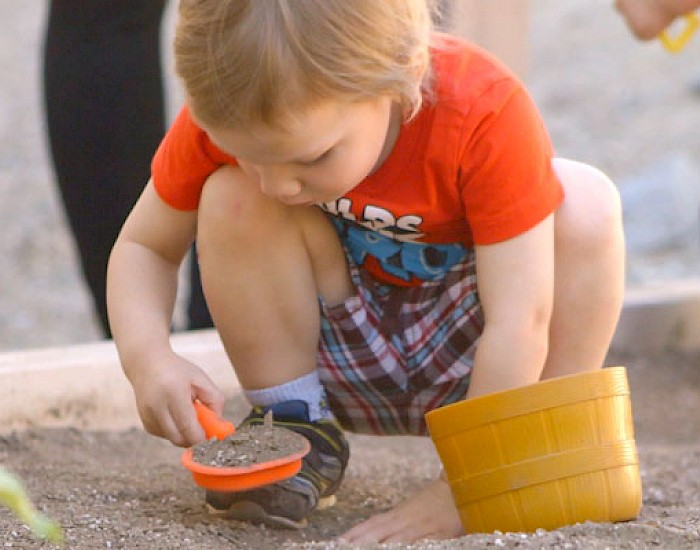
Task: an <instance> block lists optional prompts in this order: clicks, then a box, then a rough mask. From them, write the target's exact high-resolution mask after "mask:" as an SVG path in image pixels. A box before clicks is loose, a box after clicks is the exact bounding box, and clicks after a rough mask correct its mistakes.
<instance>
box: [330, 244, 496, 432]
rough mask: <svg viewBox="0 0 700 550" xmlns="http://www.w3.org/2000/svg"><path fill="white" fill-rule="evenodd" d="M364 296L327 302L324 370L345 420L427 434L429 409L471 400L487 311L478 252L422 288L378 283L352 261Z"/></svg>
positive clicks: (354, 426) (358, 428) (359, 426)
mask: <svg viewBox="0 0 700 550" xmlns="http://www.w3.org/2000/svg"><path fill="white" fill-rule="evenodd" d="M348 262H349V268H350V276H351V278H352V282H353V284H354V285H355V287H356V289H357V294H356V295H355V296H352V297H351V298H349V299H348V300H346V301H345V302H344V303H342V304H339V305H336V306H332V307H329V306H328V305H327V304H325V303H324V302H323V300H321V301H320V304H321V341H320V345H319V352H318V367H319V374H320V376H321V381H322V382H323V385H324V387H325V388H326V393H327V395H328V402H329V405H330V407H331V409H332V411H333V413H334V414H335V415H336V418H337V419H338V421H339V422H340V423H341V425H342V426H343V427H344V428H345V429H347V430H349V431H354V432H359V433H370V434H410V435H426V434H427V428H426V425H425V420H424V418H423V416H424V415H425V413H426V412H428V411H430V410H432V409H434V408H436V407H439V406H442V405H446V404H448V403H453V402H455V401H459V400H461V399H463V398H464V396H465V394H466V392H467V388H468V386H469V375H470V373H471V369H472V364H473V358H474V351H475V347H476V341H477V339H478V338H479V336H480V335H481V332H482V330H483V324H484V323H483V315H482V311H481V306H480V303H479V300H478V297H477V292H476V271H475V258H474V253H473V251H472V252H469V253H468V254H467V256H466V258H465V259H464V260H463V261H462V262H460V263H458V264H457V265H455V266H454V267H452V268H451V269H450V271H448V272H447V273H446V274H445V276H444V277H442V278H441V279H438V280H434V281H426V282H425V283H423V284H422V285H421V286H417V287H406V288H405V287H398V286H393V285H385V284H381V283H378V282H377V281H376V280H375V279H373V278H372V277H371V275H369V274H368V273H367V272H365V271H364V270H361V269H358V267H357V266H356V265H355V263H354V262H353V261H352V259H351V258H348Z"/></svg>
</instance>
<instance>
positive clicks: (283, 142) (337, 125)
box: [205, 97, 401, 205]
mask: <svg viewBox="0 0 700 550" xmlns="http://www.w3.org/2000/svg"><path fill="white" fill-rule="evenodd" d="M400 125H401V113H400V111H399V109H398V106H397V105H396V104H395V103H394V102H393V101H392V99H391V98H390V97H380V98H377V99H372V100H366V101H362V102H352V103H347V102H337V101H326V102H323V103H320V104H319V105H317V106H316V107H315V108H313V109H309V110H308V111H304V112H302V113H300V114H299V115H298V116H295V118H294V119H293V121H292V122H291V124H290V125H289V126H288V127H287V128H285V129H284V130H280V129H274V128H270V127H267V126H264V125H258V126H253V127H252V128H249V129H246V130H241V131H238V130H217V129H215V128H205V130H206V131H207V133H208V135H209V138H210V139H211V140H212V141H213V142H214V144H216V145H217V146H218V147H219V148H220V149H221V150H223V151H225V152H226V153H228V154H230V155H233V156H234V157H236V159H237V160H238V162H239V164H240V167H241V169H242V170H243V171H244V172H245V173H246V174H248V175H249V176H250V177H251V178H252V179H253V180H255V181H256V182H257V183H258V185H260V190H261V191H262V192H263V193H264V194H265V195H268V196H270V197H272V198H275V199H277V200H279V201H281V202H283V203H285V204H289V205H308V204H315V203H324V202H330V201H334V200H336V199H338V198H339V197H341V196H343V195H344V194H345V193H347V192H348V191H350V190H351V189H352V188H354V187H355V186H357V185H358V184H359V183H360V182H361V181H362V180H363V179H364V178H365V177H367V176H368V175H369V174H370V173H372V172H373V171H374V170H375V169H376V168H378V167H379V165H380V164H381V163H382V162H383V161H384V160H385V159H386V157H387V156H388V155H389V153H390V152H391V149H392V148H393V146H394V144H395V143H396V138H397V136H398V133H399V127H400Z"/></svg>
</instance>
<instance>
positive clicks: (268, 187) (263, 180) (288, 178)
mask: <svg viewBox="0 0 700 550" xmlns="http://www.w3.org/2000/svg"><path fill="white" fill-rule="evenodd" d="M258 176H259V178H260V190H261V191H262V192H263V193H264V194H265V195H267V196H269V197H273V198H277V199H285V198H291V197H294V196H295V195H297V194H299V192H300V191H301V187H302V186H301V182H300V181H299V180H298V179H297V178H296V177H294V175H293V174H291V173H290V172H289V171H288V170H285V169H283V168H278V167H265V168H262V169H260V170H259V172H258Z"/></svg>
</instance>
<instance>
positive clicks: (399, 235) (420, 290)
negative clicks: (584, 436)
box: [108, 0, 624, 544]
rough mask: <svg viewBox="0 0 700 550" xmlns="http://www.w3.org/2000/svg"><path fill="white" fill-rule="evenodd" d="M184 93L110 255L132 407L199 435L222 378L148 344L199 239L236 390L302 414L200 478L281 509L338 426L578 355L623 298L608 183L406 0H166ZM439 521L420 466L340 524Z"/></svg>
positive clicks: (292, 500) (504, 381) (179, 435)
mask: <svg viewBox="0 0 700 550" xmlns="http://www.w3.org/2000/svg"><path fill="white" fill-rule="evenodd" d="M175 56H176V68H177V72H178V75H179V76H180V78H181V79H182V81H183V83H184V86H185V90H186V96H187V105H186V107H185V108H183V109H182V111H181V112H180V114H179V116H178V117H177V120H176V121H175V122H174V124H173V126H172V128H171V129H170V131H169V132H168V134H167V136H166V137H165V139H164V140H163V142H162V144H161V146H160V148H159V150H158V152H157V154H156V156H155V158H154V161H153V166H152V172H153V175H152V179H151V180H150V181H149V182H148V184H147V186H146V188H145V190H144V192H143V194H142V196H141V198H140V199H139V201H138V203H137V205H136V206H135V208H134V209H133V211H132V212H131V215H130V216H129V218H128V220H127V222H126V223H125V225H124V228H123V230H122V232H121V235H120V237H119V239H118V241H117V243H116V245H115V247H114V250H113V252H112V256H111V260H110V266H109V274H108V288H109V295H108V296H109V312H110V320H111V323H112V329H113V331H114V337H115V341H116V344H117V347H118V350H119V354H120V358H121V361H122V365H123V368H124V371H125V373H126V375H127V376H128V378H129V380H130V381H131V383H132V385H133V388H134V393H135V397H136V403H137V406H138V410H139V413H140V415H141V419H142V421H143V424H144V427H145V428H146V430H147V431H149V432H150V433H152V434H154V435H157V436H161V437H164V438H167V439H169V440H170V441H171V442H172V443H174V444H175V445H181V446H186V445H191V444H194V443H196V442H198V441H201V440H202V439H203V438H204V434H203V432H202V430H201V428H200V427H199V425H198V424H197V420H196V417H195V413H194V409H193V406H192V401H193V400H195V399H199V400H201V401H202V402H204V403H205V404H208V405H210V406H211V407H213V408H214V409H215V410H217V411H221V409H222V407H223V401H224V396H223V395H222V394H221V392H220V390H219V389H218V388H216V387H215V385H214V384H213V383H212V382H211V380H209V379H208V378H207V376H206V375H205V374H204V373H203V371H202V370H201V369H200V368H198V367H197V366H195V365H193V364H191V363H189V362H188V361H187V360H185V359H184V358H182V357H179V356H178V355H176V354H175V353H174V352H173V350H172V349H171V347H170V345H169V332H170V331H169V328H170V318H171V314H172V309H173V302H174V297H175V290H176V281H177V273H178V266H179V264H180V262H181V260H182V258H183V256H184V254H185V253H186V251H187V250H188V248H189V246H190V245H191V243H192V241H193V239H195V237H196V239H197V244H198V250H199V262H200V266H201V271H202V278H203V286H204V290H205V295H206V297H207V301H208V304H209V306H210V309H211V312H212V315H213V318H214V320H215V324H216V327H217V329H218V331H219V333H220V335H221V339H222V341H223V343H224V346H225V348H226V351H227V353H228V355H229V357H230V359H231V362H232V364H233V366H234V369H235V371H236V375H237V376H238V379H239V381H240V383H241V386H242V388H243V390H244V392H245V396H246V398H247V399H248V400H249V402H250V403H251V405H252V407H253V410H252V412H251V413H250V415H249V416H248V417H247V418H246V419H245V420H244V422H246V423H256V422H260V421H261V417H262V415H263V414H264V413H265V412H266V411H267V410H269V409H272V410H273V411H274V416H275V419H276V422H277V423H278V424H280V425H284V426H286V427H288V428H291V429H293V430H296V431H298V432H300V433H302V434H304V435H305V436H307V437H308V438H309V439H310V441H311V444H312V451H311V453H310V454H309V455H308V457H307V458H306V459H305V460H304V464H303V468H302V471H301V472H300V474H298V475H297V476H296V477H294V478H292V479H291V480H289V481H285V482H281V483H278V484H276V485H273V486H268V487H264V488H262V489H257V490H252V491H248V492H242V493H216V492H208V493H207V496H206V499H207V502H208V504H209V505H210V507H211V508H212V509H213V510H216V511H218V512H219V513H221V514H223V515H225V516H227V517H231V518H239V519H250V520H259V521H265V522H267V523H271V524H276V525H286V526H300V525H303V524H304V523H305V519H306V517H307V516H308V515H309V514H310V513H311V512H312V511H313V510H314V509H315V508H316V507H317V506H318V505H319V503H320V502H322V501H323V500H324V499H329V498H330V497H331V496H332V495H333V494H334V493H335V491H336V490H337V489H338V487H339V485H340V483H341V481H342V478H343V473H344V470H345V467H346V465H347V461H348V456H349V450H348V444H347V442H346V440H345V437H344V436H343V432H342V430H341V426H342V428H345V429H348V430H352V431H357V432H365V433H373V434H416V435H425V434H426V426H425V422H424V419H423V416H424V414H425V413H426V412H427V411H429V410H431V409H433V408H435V407H439V406H441V405H445V404H447V403H452V402H455V401H457V400H460V399H464V398H465V396H466V398H470V397H474V396H477V395H482V394H486V393H489V392H493V391H497V390H504V389H508V388H515V387H518V386H522V385H525V384H530V383H534V382H537V381H538V380H540V379H542V378H548V377H554V376H561V375H565V374H571V373H577V372H583V371H587V370H594V369H598V368H600V367H601V366H602V363H603V361H604V358H605V355H606V352H607V349H608V345H609V342H610V340H611V338H612V334H613V331H614V329H615V326H616V323H617V320H618V316H619V312H620V307H621V300H622V294H623V279H624V276H623V265H624V253H623V248H624V247H623V239H622V230H621V215H620V205H619V197H618V195H617V192H616V191H615V189H614V187H613V185H612V184H611V183H610V181H609V180H608V179H607V178H606V177H605V176H604V175H602V174H601V173H600V172H598V171H597V170H595V169H593V168H591V167H588V166H585V165H582V164H577V163H574V162H571V161H564V160H555V159H553V152H552V147H551V144H550V140H549V138H548V135H547V133H546V130H545V128H544V126H543V123H542V120H541V118H540V115H539V114H538V112H537V109H536V107H535V105H534V104H533V102H532V100H531V98H530V97H529V95H528V94H527V93H526V91H525V90H524V89H523V86H522V84H521V83H520V82H519V81H518V80H516V78H515V77H514V76H512V75H511V74H510V73H509V72H508V71H507V69H505V68H504V67H503V66H502V65H500V64H499V63H497V62H496V61H494V60H493V59H492V58H491V57H490V56H488V55H487V54H485V53H484V52H483V51H481V50H479V49H477V48H476V47H474V46H472V45H470V44H467V43H465V42H463V41H460V40H458V39H456V38H452V37H449V36H445V35H439V34H435V33H433V31H432V29H431V14H430V10H429V6H428V2H427V0H382V1H381V2H371V1H367V0H307V1H304V2H289V1H287V0H276V1H266V2H260V1H256V0H183V1H182V2H181V5H180V14H179V23H178V27H177V31H176V38H175ZM461 532H462V526H461V524H460V520H459V516H458V514H457V510H456V508H455V505H454V503H453V501H452V498H451V494H450V489H449V486H448V485H447V483H446V482H445V481H444V480H442V479H436V480H435V481H434V482H433V483H431V484H430V485H428V486H427V487H425V488H424V489H423V490H422V491H421V492H420V493H419V494H417V495H415V496H414V497H413V498H411V499H408V500H407V501H406V502H404V503H403V504H401V505H399V506H397V507H396V508H395V509H393V510H390V511H387V512H385V513H383V514H380V515H377V516H375V517H372V518H369V519H368V520H366V521H364V522H362V523H361V524H359V525H357V526H355V527H354V528H352V529H351V530H350V531H348V532H347V533H345V534H343V538H345V539H346V540H348V541H350V542H352V543H357V544H359V543H363V542H368V541H380V542H395V541H403V542H410V541H413V540H417V539H421V538H426V537H432V538H447V537H456V536H458V535H460V534H461Z"/></svg>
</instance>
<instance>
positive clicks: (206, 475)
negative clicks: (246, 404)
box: [180, 402, 311, 491]
mask: <svg viewBox="0 0 700 550" xmlns="http://www.w3.org/2000/svg"><path fill="white" fill-rule="evenodd" d="M194 406H195V409H196V411H197V419H198V420H199V423H200V424H201V425H202V428H204V432H205V433H206V435H207V438H210V439H211V438H212V437H215V438H217V439H224V438H225V437H227V436H229V435H231V434H233V433H234V431H235V428H234V426H233V424H232V423H231V422H229V421H227V420H224V419H222V418H221V417H220V416H219V415H217V414H216V413H215V412H214V411H212V410H211V409H210V408H209V407H207V406H205V405H203V404H202V403H199V402H195V403H194ZM310 450H311V444H310V443H309V442H308V441H306V444H305V447H304V449H302V450H301V451H299V452H297V453H294V454H291V455H288V456H285V457H283V458H278V459H276V460H268V461H267V462H260V463H258V464H251V465H250V466H239V467H235V468H219V467H216V466H206V465H204V464H200V463H198V462H195V461H194V459H193V450H192V448H190V449H187V450H186V451H185V452H184V453H182V457H181V459H180V462H181V463H182V465H183V466H184V467H185V468H187V469H188V470H189V471H190V473H191V474H192V479H193V480H194V482H195V483H196V484H197V485H199V486H200V487H204V488H205V489H213V490H215V491H245V490H248V489H254V488H255V487H261V486H263V485H269V484H270V483H276V482H278V481H282V480H283V479H287V478H290V477H292V476H294V475H295V474H297V473H298V472H299V470H301V459H302V458H303V457H304V456H306V455H307V454H308V452H309V451H310Z"/></svg>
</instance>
